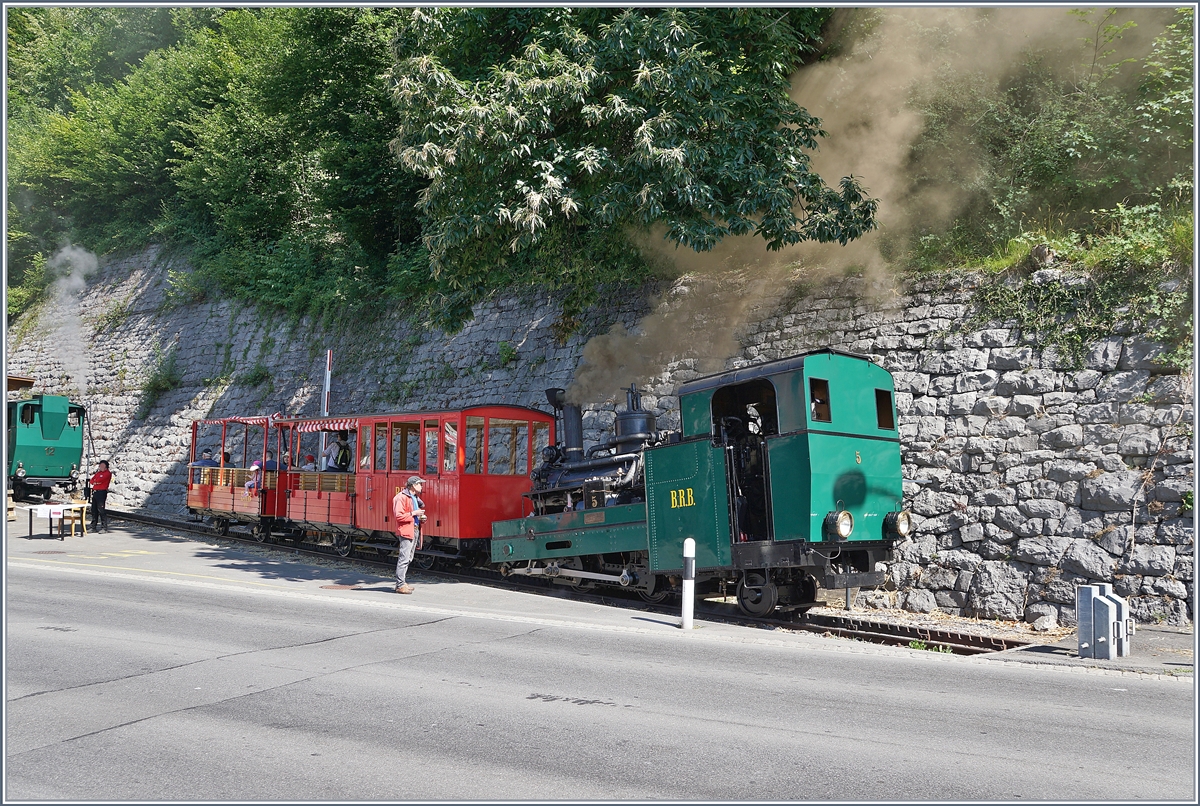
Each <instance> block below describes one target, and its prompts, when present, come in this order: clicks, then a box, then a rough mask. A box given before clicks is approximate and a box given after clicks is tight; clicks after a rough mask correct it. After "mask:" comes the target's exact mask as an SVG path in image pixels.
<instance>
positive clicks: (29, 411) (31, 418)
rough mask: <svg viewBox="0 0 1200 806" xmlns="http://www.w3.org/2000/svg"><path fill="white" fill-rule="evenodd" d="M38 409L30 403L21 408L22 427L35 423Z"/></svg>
mask: <svg viewBox="0 0 1200 806" xmlns="http://www.w3.org/2000/svg"><path fill="white" fill-rule="evenodd" d="M37 409H38V407H37V406H35V405H33V404H32V403H27V404H26V405H24V406H22V407H21V423H22V424H23V425H33V424H34V422H36V421H37Z"/></svg>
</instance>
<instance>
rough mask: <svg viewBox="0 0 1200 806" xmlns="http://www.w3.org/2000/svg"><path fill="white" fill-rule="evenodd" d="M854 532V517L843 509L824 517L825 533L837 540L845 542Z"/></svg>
mask: <svg viewBox="0 0 1200 806" xmlns="http://www.w3.org/2000/svg"><path fill="white" fill-rule="evenodd" d="M853 531H854V516H853V515H851V514H850V513H849V512H847V511H846V510H844V509H839V510H838V511H837V512H830V513H829V514H828V515H826V516H825V533H826V534H827V535H829V536H830V537H836V538H837V539H838V540H845V539H846V538H848V537H849V536H850V533H851V532H853Z"/></svg>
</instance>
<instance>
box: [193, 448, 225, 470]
mask: <svg viewBox="0 0 1200 806" xmlns="http://www.w3.org/2000/svg"><path fill="white" fill-rule="evenodd" d="M212 454H213V452H212V448H205V449H204V450H202V451H200V458H199V459H197V460H196V461H194V462H192V467H219V465H218V464H217V462H216V460H214V459H213V458H212Z"/></svg>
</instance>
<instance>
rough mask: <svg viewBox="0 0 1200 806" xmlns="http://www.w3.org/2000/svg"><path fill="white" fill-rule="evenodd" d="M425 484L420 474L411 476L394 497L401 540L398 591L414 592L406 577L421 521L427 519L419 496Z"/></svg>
mask: <svg viewBox="0 0 1200 806" xmlns="http://www.w3.org/2000/svg"><path fill="white" fill-rule="evenodd" d="M424 484H425V482H424V481H422V479H421V477H420V476H409V477H408V483H407V484H405V485H404V489H403V490H401V491H399V492H398V493H396V497H395V498H393V499H392V514H394V515H395V516H396V540H397V541H398V542H399V546H397V551H396V593H412V592H413V586H412V585H409V584H408V583H407V582H406V581H405V577H406V576H407V575H408V564H409V563H410V562H412V558H413V552H414V551H415V550H416V549H417V547H418V543H419V540H420V539H419V537H418V535H419V534H420V528H421V523H422V522H423V521H424V520H425V510H424V509H423V508H422V507H421V504H420V499H419V498H417V496H419V495H420V494H421V488H422V487H423V486H424Z"/></svg>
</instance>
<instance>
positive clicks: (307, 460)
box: [300, 453, 317, 473]
mask: <svg viewBox="0 0 1200 806" xmlns="http://www.w3.org/2000/svg"><path fill="white" fill-rule="evenodd" d="M300 469H301V470H303V471H304V472H305V473H312V472H314V471H315V470H316V469H317V457H315V456H313V455H312V454H311V453H307V454H305V455H304V464H302V465H300Z"/></svg>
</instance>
